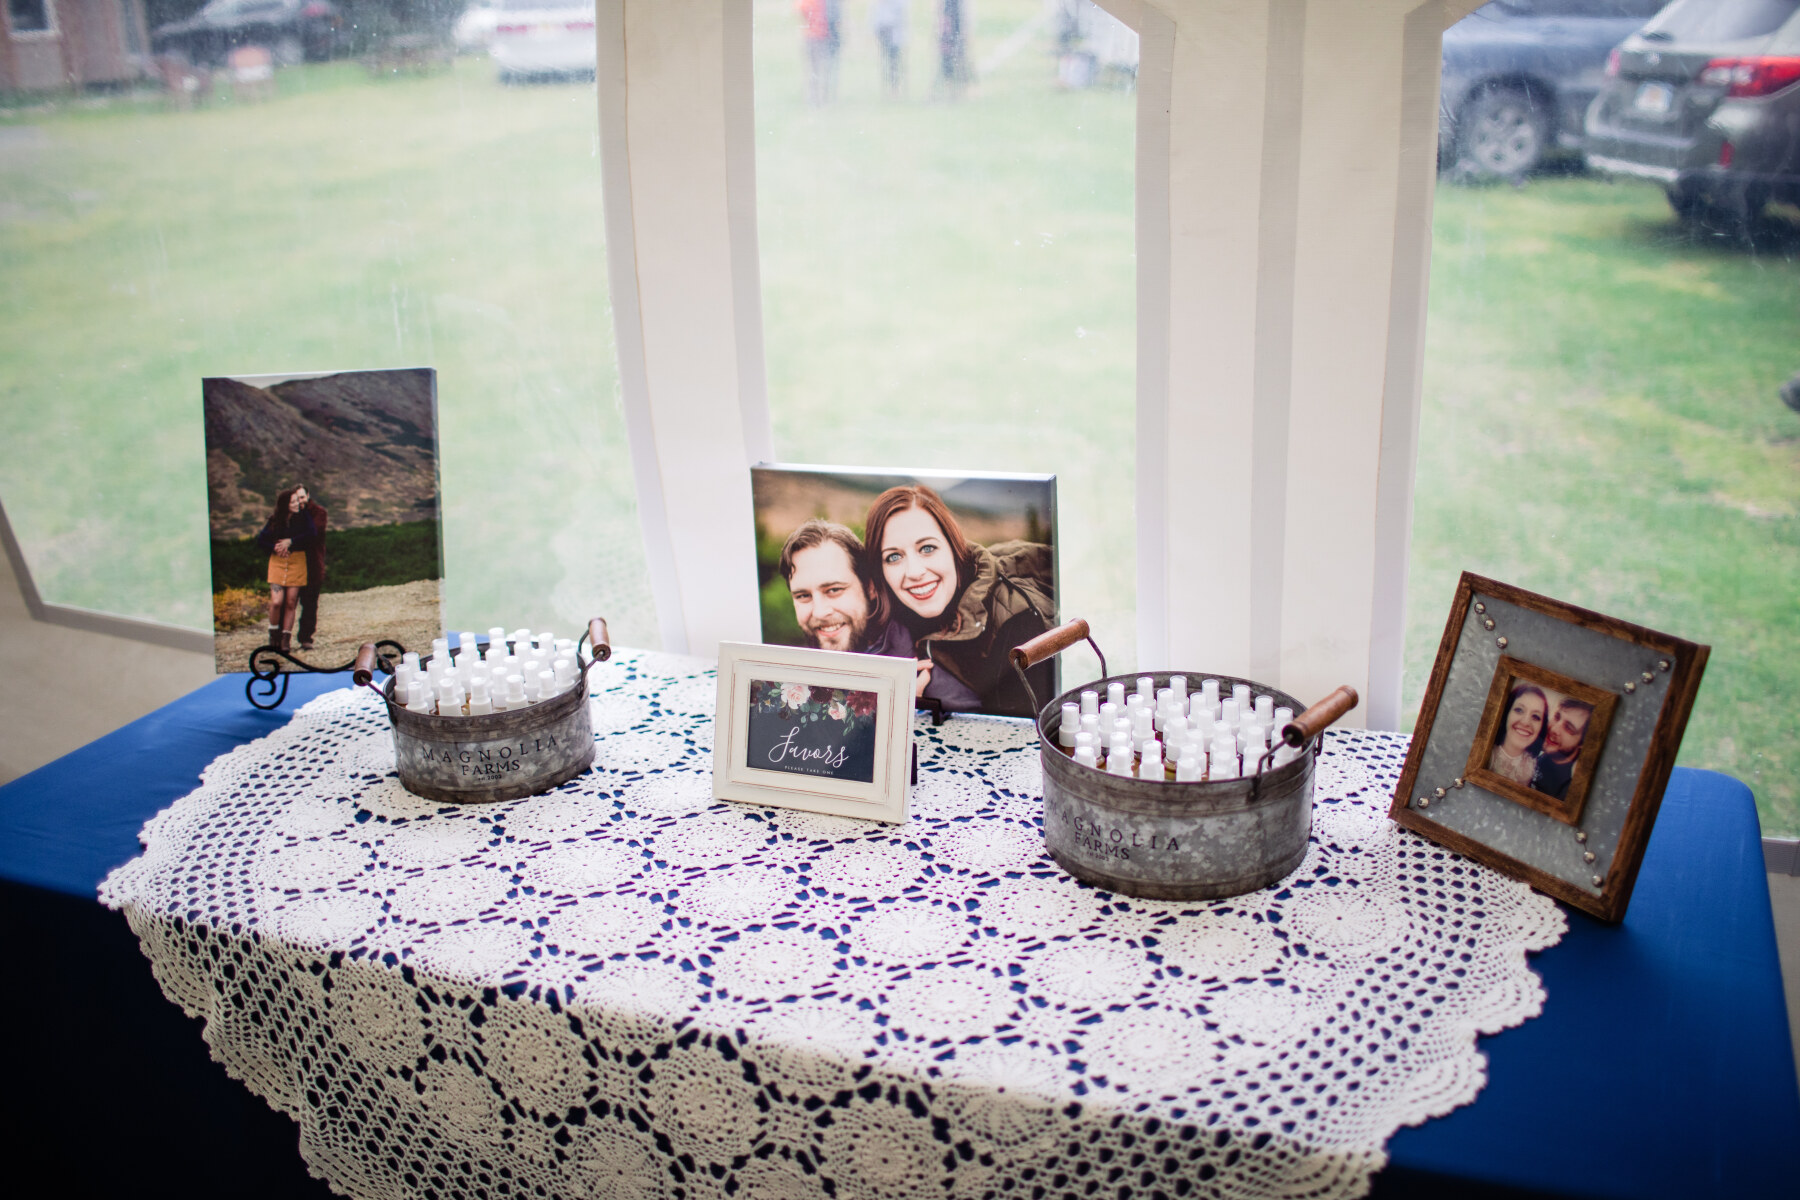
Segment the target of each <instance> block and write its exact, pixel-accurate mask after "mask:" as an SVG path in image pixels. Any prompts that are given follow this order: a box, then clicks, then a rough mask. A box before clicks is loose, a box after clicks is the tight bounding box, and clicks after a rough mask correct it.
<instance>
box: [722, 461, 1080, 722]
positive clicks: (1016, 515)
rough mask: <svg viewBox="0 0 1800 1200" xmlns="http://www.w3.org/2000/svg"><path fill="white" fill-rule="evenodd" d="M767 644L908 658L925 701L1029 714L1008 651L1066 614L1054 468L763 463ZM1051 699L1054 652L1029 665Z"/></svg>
mask: <svg viewBox="0 0 1800 1200" xmlns="http://www.w3.org/2000/svg"><path fill="white" fill-rule="evenodd" d="M751 486H752V490H753V495H754V501H755V507H756V564H757V572H758V581H759V585H760V596H761V609H762V637H763V641H764V642H766V643H769V644H772V645H785V646H812V647H817V648H820V649H825V650H843V651H850V652H853V653H860V654H880V655H888V656H893V657H901V658H910V659H912V660H913V662H914V663H915V664H916V667H917V674H916V676H915V682H914V696H915V698H917V699H919V700H921V701H923V702H924V706H925V707H936V706H940V705H941V706H942V708H943V710H944V711H945V712H975V713H989V714H993V715H998V716H1010V717H1029V716H1035V715H1036V714H1035V713H1034V712H1033V711H1032V707H1031V700H1030V698H1029V696H1028V695H1027V694H1026V691H1025V688H1024V686H1023V685H1022V684H1021V683H1020V681H1019V677H1018V674H1017V672H1015V671H1014V670H1013V667H1012V661H1011V659H1010V658H1009V652H1010V651H1011V650H1012V648H1013V647H1014V646H1017V645H1019V644H1020V643H1022V642H1025V641H1029V640H1030V639H1031V638H1034V637H1036V636H1037V635H1038V634H1040V633H1043V632H1044V631H1045V630H1047V629H1051V628H1054V627H1055V625H1056V624H1057V614H1056V592H1057V587H1056V541H1055V534H1054V530H1053V525H1054V514H1055V511H1056V477H1055V476H1053V475H995V474H984V475H937V474H932V473H927V472H904V473H901V472H871V471H856V470H849V469H843V468H828V467H795V466H766V467H756V468H753V469H752V471H751ZM1031 676H1032V679H1031V683H1032V687H1033V688H1035V689H1036V691H1037V696H1038V701H1039V702H1040V703H1042V702H1044V701H1046V700H1048V699H1050V698H1051V697H1053V696H1055V695H1057V694H1058V691H1059V689H1058V687H1057V684H1056V670H1055V661H1054V660H1051V661H1050V662H1046V663H1041V664H1039V665H1038V666H1037V667H1034V668H1032V671H1031Z"/></svg>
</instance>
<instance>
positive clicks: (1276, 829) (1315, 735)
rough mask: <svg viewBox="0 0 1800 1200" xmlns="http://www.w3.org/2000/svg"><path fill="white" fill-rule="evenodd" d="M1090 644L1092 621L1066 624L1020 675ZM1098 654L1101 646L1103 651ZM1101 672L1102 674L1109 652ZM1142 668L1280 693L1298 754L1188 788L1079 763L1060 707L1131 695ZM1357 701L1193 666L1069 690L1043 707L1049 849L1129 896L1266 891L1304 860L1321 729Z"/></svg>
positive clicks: (1019, 665) (1341, 692)
mask: <svg viewBox="0 0 1800 1200" xmlns="http://www.w3.org/2000/svg"><path fill="white" fill-rule="evenodd" d="M1083 640H1085V641H1087V642H1088V644H1089V645H1093V644H1094V643H1093V639H1092V637H1090V636H1089V633H1088V625H1087V622H1086V621H1083V620H1080V619H1077V620H1073V621H1070V622H1069V623H1068V624H1066V625H1062V626H1059V627H1058V628H1056V629H1052V630H1050V631H1048V632H1047V633H1044V634H1041V635H1040V636H1038V637H1036V638H1033V639H1032V640H1031V641H1029V642H1026V643H1024V644H1023V645H1021V646H1018V647H1016V648H1015V649H1014V650H1013V651H1012V660H1013V667H1014V668H1015V669H1016V670H1017V671H1018V672H1019V675H1020V677H1021V678H1024V675H1025V672H1026V670H1028V669H1029V668H1031V667H1034V666H1036V665H1037V664H1038V663H1040V662H1042V661H1044V660H1045V659H1046V658H1049V657H1050V656H1051V655H1053V654H1057V653H1059V652H1060V651H1062V650H1065V649H1067V648H1068V647H1070V646H1072V645H1074V644H1075V643H1076V642H1079V641H1083ZM1099 649H1100V648H1099V647H1098V646H1097V645H1096V646H1094V651H1095V653H1096V654H1098V653H1099ZM1100 673H1101V675H1102V676H1105V675H1106V656H1105V655H1103V654H1102V655H1100ZM1145 675H1148V676H1149V677H1151V678H1152V679H1154V680H1155V681H1156V687H1157V689H1158V690H1160V689H1162V688H1165V687H1169V686H1170V682H1169V681H1170V680H1171V679H1173V678H1174V677H1175V676H1177V675H1182V676H1185V677H1186V679H1187V683H1188V688H1189V690H1190V691H1191V692H1198V691H1200V684H1201V681H1202V680H1203V679H1216V680H1218V681H1219V689H1220V691H1221V692H1222V693H1224V694H1226V695H1229V694H1230V691H1231V687H1232V685H1233V684H1239V683H1245V684H1249V685H1250V690H1251V692H1252V694H1254V695H1261V696H1272V697H1274V700H1275V706H1276V707H1277V708H1286V709H1289V710H1291V711H1295V712H1299V713H1300V715H1299V716H1297V717H1295V718H1294V719H1293V720H1292V721H1290V722H1288V724H1287V725H1285V726H1283V727H1282V729H1281V730H1280V731H1279V732H1280V736H1281V739H1282V740H1283V741H1284V742H1286V744H1287V745H1289V746H1291V747H1293V748H1294V749H1296V750H1299V751H1300V754H1299V756H1298V757H1297V758H1294V759H1293V760H1292V761H1290V762H1287V763H1285V764H1283V765H1282V766H1279V767H1276V766H1270V765H1269V763H1270V762H1271V760H1272V757H1273V755H1272V754H1271V755H1265V756H1264V757H1263V759H1262V760H1261V764H1260V765H1259V766H1258V767H1257V769H1256V770H1255V771H1253V772H1252V773H1250V774H1248V775H1246V776H1244V777H1242V778H1237V779H1221V780H1210V781H1200V782H1181V783H1176V782H1172V781H1169V782H1165V781H1162V780H1156V779H1136V778H1131V777H1126V776H1119V775H1111V774H1108V773H1107V772H1105V771H1102V770H1100V769H1098V768H1096V767H1090V766H1085V765H1083V764H1081V763H1078V762H1076V761H1075V759H1074V758H1073V757H1072V756H1071V755H1070V753H1069V752H1068V751H1067V750H1064V749H1063V748H1062V746H1061V745H1060V743H1059V738H1058V732H1059V730H1060V728H1061V726H1062V706H1063V705H1064V704H1065V703H1069V702H1075V703H1079V702H1080V698H1081V693H1082V692H1083V691H1087V690H1090V689H1092V690H1096V691H1098V692H1099V693H1100V694H1101V695H1102V696H1104V695H1105V693H1106V687H1107V685H1108V684H1110V683H1122V684H1124V685H1125V690H1126V691H1127V692H1131V691H1134V690H1136V686H1137V680H1138V679H1139V678H1140V677H1142V676H1145ZM1025 687H1026V692H1027V694H1029V695H1030V696H1031V700H1032V705H1033V706H1034V707H1036V705H1037V702H1038V697H1037V695H1036V693H1035V692H1032V690H1031V684H1030V683H1029V682H1027V683H1026V685H1025ZM1356 704H1357V695H1356V692H1355V690H1354V689H1352V688H1348V687H1340V688H1338V689H1337V690H1336V691H1334V692H1332V693H1331V694H1330V695H1329V696H1327V697H1325V699H1323V700H1321V701H1319V702H1318V703H1317V704H1314V705H1312V706H1310V707H1307V706H1304V705H1302V704H1301V703H1300V702H1299V701H1297V700H1296V699H1295V698H1294V697H1292V696H1290V695H1288V694H1287V693H1286V692H1283V691H1281V690H1279V689H1277V688H1272V687H1268V686H1266V685H1264V684H1260V683H1257V682H1256V681H1254V680H1250V679H1240V678H1238V677H1236V676H1231V675H1205V674H1202V673H1200V672H1193V671H1138V672H1134V673H1132V674H1130V675H1115V676H1108V677H1105V678H1102V679H1099V680H1097V681H1095V682H1092V683H1084V684H1082V685H1081V686H1079V687H1075V688H1071V689H1070V690H1068V691H1066V692H1064V693H1063V694H1062V695H1060V696H1058V697H1056V698H1055V699H1054V700H1051V701H1050V702H1049V703H1048V704H1045V705H1044V706H1043V707H1042V708H1041V709H1039V710H1038V714H1037V734H1038V752H1039V756H1040V758H1041V759H1042V760H1043V766H1044V843H1045V846H1046V848H1047V849H1048V850H1049V852H1050V856H1051V857H1052V858H1054V859H1055V860H1056V862H1057V864H1058V865H1059V866H1061V867H1062V868H1063V870H1065V871H1067V872H1068V873H1069V874H1071V875H1073V876H1075V877H1076V878H1077V879H1081V880H1084V881H1086V882H1087V883H1091V884H1093V885H1094V886H1095V887H1099V888H1105V889H1106V890H1107V891H1110V892H1119V893H1122V894H1124V895H1127V896H1143V897H1146V898H1148V899H1154V900H1213V899H1218V898H1219V897H1222V896H1237V895H1241V894H1243V893H1244V892H1253V891H1256V890H1257V889H1258V888H1262V887H1267V886H1268V885H1269V884H1271V883H1274V882H1275V881H1276V880H1278V879H1281V878H1282V877H1283V876H1285V875H1287V874H1288V873H1289V872H1291V871H1293V870H1294V868H1296V867H1298V866H1299V865H1300V860H1301V859H1303V858H1305V857H1306V845H1307V838H1308V836H1309V835H1310V833H1311V832H1312V792H1313V774H1314V771H1315V769H1316V766H1317V760H1318V756H1319V750H1320V747H1321V745H1322V742H1323V738H1322V737H1321V736H1320V735H1321V734H1322V733H1323V731H1324V730H1325V729H1326V727H1328V726H1329V725H1331V724H1332V722H1334V721H1336V720H1337V719H1338V718H1339V717H1341V716H1343V715H1344V714H1345V713H1347V712H1349V711H1350V710H1351V709H1352V708H1355V707H1356ZM1303 708H1304V709H1305V711H1303V712H1302V711H1300V710H1301V709H1303Z"/></svg>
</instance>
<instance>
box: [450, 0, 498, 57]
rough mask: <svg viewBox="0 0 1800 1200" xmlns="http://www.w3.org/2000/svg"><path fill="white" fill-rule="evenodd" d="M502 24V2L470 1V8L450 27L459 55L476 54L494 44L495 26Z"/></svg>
mask: <svg viewBox="0 0 1800 1200" xmlns="http://www.w3.org/2000/svg"><path fill="white" fill-rule="evenodd" d="M499 23H500V0H469V6H468V7H467V8H465V9H463V11H462V15H461V16H459V17H457V18H456V24H455V25H453V26H451V27H450V36H451V38H452V39H453V40H454V41H455V42H456V52H457V53H458V54H474V53H477V52H479V51H483V50H487V49H489V48H490V47H492V46H493V44H494V26H496V25H498V24H499Z"/></svg>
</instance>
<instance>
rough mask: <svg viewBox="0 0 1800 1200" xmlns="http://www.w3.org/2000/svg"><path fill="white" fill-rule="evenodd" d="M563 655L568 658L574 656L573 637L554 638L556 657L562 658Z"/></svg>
mask: <svg viewBox="0 0 1800 1200" xmlns="http://www.w3.org/2000/svg"><path fill="white" fill-rule="evenodd" d="M564 655H567V656H568V657H569V658H574V657H575V639H574V638H557V639H556V657H558V658H562V657H563V656H564Z"/></svg>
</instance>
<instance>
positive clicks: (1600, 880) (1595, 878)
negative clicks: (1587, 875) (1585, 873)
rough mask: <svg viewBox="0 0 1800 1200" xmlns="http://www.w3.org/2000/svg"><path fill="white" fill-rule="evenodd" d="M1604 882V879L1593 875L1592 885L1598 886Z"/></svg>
mask: <svg viewBox="0 0 1800 1200" xmlns="http://www.w3.org/2000/svg"><path fill="white" fill-rule="evenodd" d="M1604 882H1606V881H1605V880H1603V879H1601V878H1600V877H1599V876H1598V875H1596V876H1594V886H1595V887H1599V886H1600V885H1601V884H1602V883H1604Z"/></svg>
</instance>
